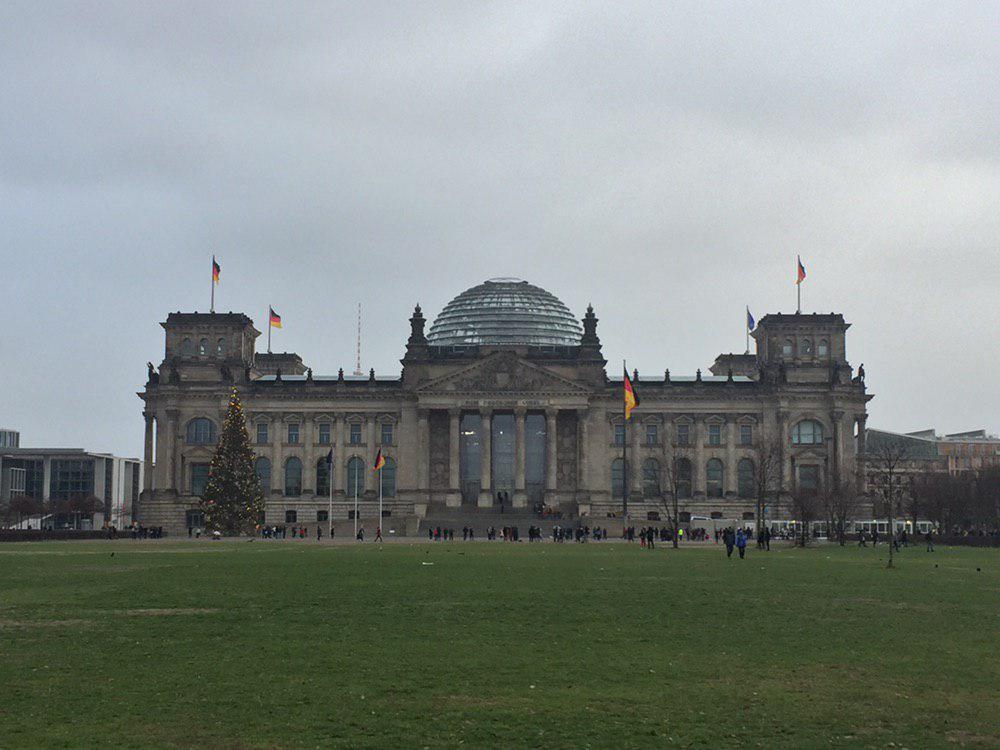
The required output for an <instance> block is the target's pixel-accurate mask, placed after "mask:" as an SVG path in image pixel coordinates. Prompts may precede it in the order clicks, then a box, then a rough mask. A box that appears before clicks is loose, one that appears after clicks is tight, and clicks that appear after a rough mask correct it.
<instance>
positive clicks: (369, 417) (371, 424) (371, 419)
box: [365, 414, 377, 465]
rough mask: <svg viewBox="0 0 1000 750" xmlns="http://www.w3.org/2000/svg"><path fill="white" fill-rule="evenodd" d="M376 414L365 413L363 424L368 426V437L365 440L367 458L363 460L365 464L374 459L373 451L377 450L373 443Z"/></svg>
mask: <svg viewBox="0 0 1000 750" xmlns="http://www.w3.org/2000/svg"><path fill="white" fill-rule="evenodd" d="M375 417H376V415H374V414H366V415H365V426H366V427H367V428H368V437H367V439H366V442H367V443H368V445H367V448H368V459H367V460H366V461H365V465H368V464H370V463H371V462H372V461H374V460H375V451H376V450H377V447H376V443H375V422H376V419H375Z"/></svg>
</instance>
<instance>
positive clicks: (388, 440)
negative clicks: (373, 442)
mask: <svg viewBox="0 0 1000 750" xmlns="http://www.w3.org/2000/svg"><path fill="white" fill-rule="evenodd" d="M382 445H392V424H391V423H389V422H383V423H382Z"/></svg>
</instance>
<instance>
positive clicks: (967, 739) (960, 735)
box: [945, 729, 997, 747]
mask: <svg viewBox="0 0 1000 750" xmlns="http://www.w3.org/2000/svg"><path fill="white" fill-rule="evenodd" d="M945 737H946V738H947V740H948V742H953V743H955V744H956V745H972V746H973V747H995V746H996V741H997V738H996V736H993V737H988V736H986V735H984V734H974V733H972V732H966V731H964V730H962V729H956V730H954V731H951V732H948V734H946V735H945Z"/></svg>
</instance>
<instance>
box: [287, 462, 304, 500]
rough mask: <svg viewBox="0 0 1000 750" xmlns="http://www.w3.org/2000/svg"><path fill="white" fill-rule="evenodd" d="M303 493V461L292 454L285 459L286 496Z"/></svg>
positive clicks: (296, 495) (295, 495)
mask: <svg viewBox="0 0 1000 750" xmlns="http://www.w3.org/2000/svg"><path fill="white" fill-rule="evenodd" d="M301 494H302V461H301V460H299V459H298V458H296V457H295V456H292V457H291V458H290V459H288V460H287V461H285V496H286V497H298V496H299V495H301Z"/></svg>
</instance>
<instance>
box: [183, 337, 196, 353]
mask: <svg viewBox="0 0 1000 750" xmlns="http://www.w3.org/2000/svg"><path fill="white" fill-rule="evenodd" d="M193 354H194V345H193V344H192V343H191V339H184V340H183V341H182V342H181V356H182V357H190V356H191V355H193Z"/></svg>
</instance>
